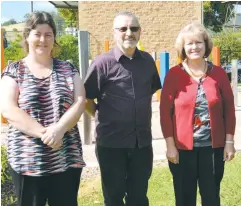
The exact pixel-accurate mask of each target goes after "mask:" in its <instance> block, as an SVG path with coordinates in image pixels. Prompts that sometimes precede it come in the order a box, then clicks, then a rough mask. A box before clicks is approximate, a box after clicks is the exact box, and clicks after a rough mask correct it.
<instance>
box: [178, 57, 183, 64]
mask: <svg viewBox="0 0 241 206" xmlns="http://www.w3.org/2000/svg"><path fill="white" fill-rule="evenodd" d="M181 63H182V59H181V57H180V56H178V57H177V64H181Z"/></svg>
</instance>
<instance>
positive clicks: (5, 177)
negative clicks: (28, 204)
mask: <svg viewBox="0 0 241 206" xmlns="http://www.w3.org/2000/svg"><path fill="white" fill-rule="evenodd" d="M1 166H2V167H1V202H2V205H4V206H5V205H13V204H14V203H16V200H17V199H16V196H15V194H14V187H13V184H12V178H11V176H10V167H9V164H8V160H7V148H6V147H5V146H3V145H2V146H1Z"/></svg>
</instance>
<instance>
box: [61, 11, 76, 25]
mask: <svg viewBox="0 0 241 206" xmlns="http://www.w3.org/2000/svg"><path fill="white" fill-rule="evenodd" d="M58 12H59V14H60V16H62V17H63V18H64V19H65V21H66V22H68V23H75V22H76V21H77V19H78V10H77V9H58Z"/></svg>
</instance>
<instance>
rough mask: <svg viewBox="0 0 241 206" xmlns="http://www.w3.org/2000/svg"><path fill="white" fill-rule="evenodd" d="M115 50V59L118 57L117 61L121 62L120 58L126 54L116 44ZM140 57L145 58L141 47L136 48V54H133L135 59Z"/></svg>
mask: <svg viewBox="0 0 241 206" xmlns="http://www.w3.org/2000/svg"><path fill="white" fill-rule="evenodd" d="M113 50H114V56H115V59H116V61H117V62H119V60H120V58H121V57H122V56H125V55H124V54H123V52H122V51H121V50H120V49H119V47H118V46H116V47H115V48H114V49H113ZM139 57H142V58H143V56H142V54H141V52H140V51H139V49H137V48H136V50H135V53H134V55H133V59H134V58H139ZM127 58H128V57H127Z"/></svg>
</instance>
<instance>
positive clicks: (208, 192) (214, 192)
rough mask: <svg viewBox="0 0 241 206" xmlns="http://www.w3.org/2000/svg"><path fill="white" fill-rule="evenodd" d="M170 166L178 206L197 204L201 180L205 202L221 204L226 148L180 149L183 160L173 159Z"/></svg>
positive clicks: (206, 203) (209, 204) (201, 190)
mask: <svg viewBox="0 0 241 206" xmlns="http://www.w3.org/2000/svg"><path fill="white" fill-rule="evenodd" d="M169 168H170V170H171V173H172V175H173V184H174V191H175V198H176V206H196V197H197V184H198V186H199V190H200V195H201V200H202V206H220V183H221V180H222V178H223V173H224V161H223V148H217V149H213V148H212V147H199V148H194V149H193V150H191V151H188V150H179V164H173V163H171V162H169Z"/></svg>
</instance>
